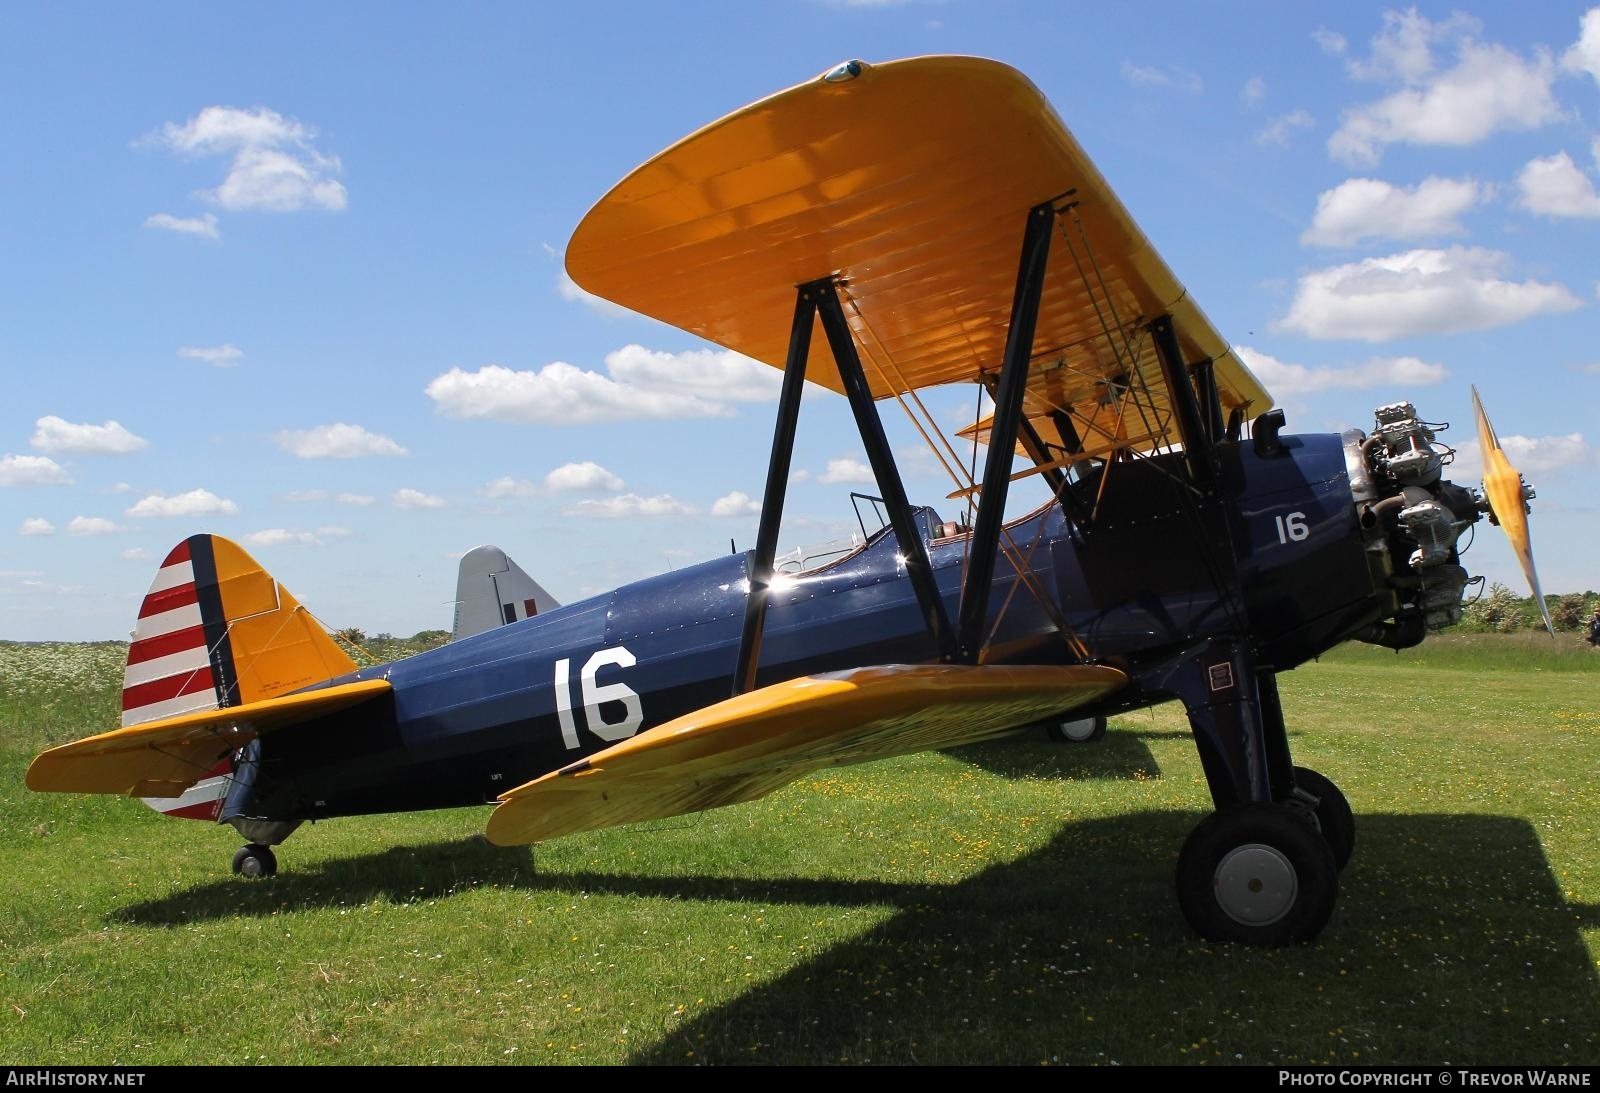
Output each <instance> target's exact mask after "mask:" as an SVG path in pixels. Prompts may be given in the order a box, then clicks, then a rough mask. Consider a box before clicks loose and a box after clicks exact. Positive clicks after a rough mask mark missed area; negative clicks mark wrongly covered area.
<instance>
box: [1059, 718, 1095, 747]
mask: <svg viewBox="0 0 1600 1093" xmlns="http://www.w3.org/2000/svg"><path fill="white" fill-rule="evenodd" d="M1044 733H1045V735H1046V736H1047V737H1049V738H1050V739H1051V740H1055V741H1057V742H1059V743H1066V744H1092V743H1094V742H1095V741H1096V740H1103V739H1105V735H1106V719H1105V717H1104V716H1101V717H1085V718H1082V719H1081V720H1077V721H1052V722H1050V723H1049V724H1048V725H1046V726H1045V727H1044Z"/></svg>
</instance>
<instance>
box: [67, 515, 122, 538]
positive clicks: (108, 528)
mask: <svg viewBox="0 0 1600 1093" xmlns="http://www.w3.org/2000/svg"><path fill="white" fill-rule="evenodd" d="M121 530H122V529H121V528H120V527H118V526H117V525H116V524H113V523H112V522H111V521H110V520H107V519H106V518H105V517H104V516H74V517H73V518H72V519H71V520H68V521H67V534H68V535H114V534H116V533H117V532H119V531H121Z"/></svg>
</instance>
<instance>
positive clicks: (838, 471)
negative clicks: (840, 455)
mask: <svg viewBox="0 0 1600 1093" xmlns="http://www.w3.org/2000/svg"><path fill="white" fill-rule="evenodd" d="M817 481H818V482H824V483H827V484H828V485H832V484H834V483H836V482H866V483H868V484H871V483H874V482H876V481H877V479H876V478H874V477H873V475H872V468H871V467H869V466H867V465H866V464H865V463H863V462H861V460H859V459H830V460H828V469H827V470H825V471H823V472H822V474H820V475H819V476H818V477H817Z"/></svg>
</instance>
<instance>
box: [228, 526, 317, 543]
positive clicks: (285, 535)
mask: <svg viewBox="0 0 1600 1093" xmlns="http://www.w3.org/2000/svg"><path fill="white" fill-rule="evenodd" d="M244 542H245V544H246V545H247V546H255V547H275V546H321V545H322V540H320V539H318V538H317V537H316V536H315V535H313V534H312V533H311V532H309V531H291V530H289V529H288V528H265V529H263V530H261V531H252V532H251V533H250V534H248V535H246V536H245V537H244Z"/></svg>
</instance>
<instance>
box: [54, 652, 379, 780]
mask: <svg viewBox="0 0 1600 1093" xmlns="http://www.w3.org/2000/svg"><path fill="white" fill-rule="evenodd" d="M389 690H390V687H389V683H388V681H387V680H382V679H370V680H364V681H362V682H360V683H345V684H342V685H340V686H338V687H325V688H323V689H322V690H320V691H304V692H301V693H298V694H290V695H284V696H282V697H281V698H269V699H265V700H263V701H261V702H246V703H244V704H243V705H240V706H233V707H231V708H223V709H220V710H203V711H200V712H198V713H189V714H183V715H181V716H179V717H168V718H163V719H161V720H160V721H148V722H146V723H145V724H143V725H133V726H130V727H128V728H126V729H116V730H113V731H112V732H104V733H101V734H100V735H99V736H90V737H87V738H86V739H83V740H75V741H73V742H72V743H70V744H63V745H61V746H60V747H59V748H51V749H50V750H49V751H47V752H45V753H44V754H42V755H40V756H39V757H38V758H37V759H35V760H34V761H33V765H32V766H30V767H29V768H28V788H29V789H32V790H46V791H48V790H54V791H57V792H61V793H125V794H127V795H129V796H131V797H177V796H179V795H180V794H182V793H183V791H184V790H185V789H187V788H189V787H190V786H191V785H193V784H194V783H195V782H196V781H197V780H199V779H200V778H203V777H204V776H205V775H206V773H207V772H208V771H210V770H211V768H212V767H214V766H215V765H216V764H217V761H218V760H220V759H222V758H223V757H224V756H226V755H227V754H228V753H229V752H231V751H233V750H234V749H235V748H238V747H241V746H243V745H244V744H247V743H249V742H250V741H251V740H253V739H255V737H256V736H258V735H260V734H261V733H262V732H265V731H267V730H269V729H274V728H280V727H282V726H285V725H297V724H300V723H301V722H303V721H310V720H311V719H312V718H314V717H321V716H322V715H323V714H329V713H334V712H335V711H338V710H343V709H346V708H348V707H350V706H354V705H356V704H357V703H359V702H365V701H367V700H368V699H371V698H376V697H378V696H379V695H382V694H387V693H388V691H389Z"/></svg>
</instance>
